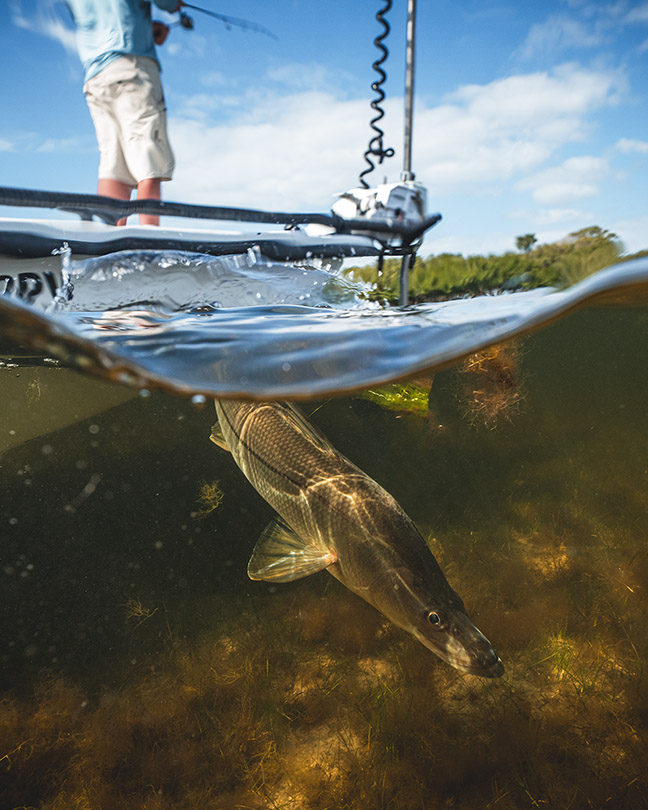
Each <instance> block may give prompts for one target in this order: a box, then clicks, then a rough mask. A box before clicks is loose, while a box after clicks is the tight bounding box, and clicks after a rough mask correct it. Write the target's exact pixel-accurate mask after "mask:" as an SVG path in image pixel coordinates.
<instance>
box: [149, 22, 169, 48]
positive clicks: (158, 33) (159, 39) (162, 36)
mask: <svg viewBox="0 0 648 810" xmlns="http://www.w3.org/2000/svg"><path fill="white" fill-rule="evenodd" d="M168 36H169V26H168V25H165V24H164V23H162V22H159V21H158V20H153V42H155V44H156V45H164V43H165V41H166V38H167V37H168Z"/></svg>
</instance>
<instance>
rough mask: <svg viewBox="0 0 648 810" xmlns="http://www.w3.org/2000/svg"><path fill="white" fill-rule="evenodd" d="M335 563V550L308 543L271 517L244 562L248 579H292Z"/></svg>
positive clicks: (274, 580) (277, 580) (281, 522)
mask: <svg viewBox="0 0 648 810" xmlns="http://www.w3.org/2000/svg"><path fill="white" fill-rule="evenodd" d="M334 562H337V555H336V554H335V552H332V551H329V550H327V549H321V548H314V547H313V546H309V545H308V544H307V543H306V542H304V540H302V538H301V537H299V535H298V534H296V533H295V532H294V531H293V530H292V529H291V528H290V526H288V525H287V524H286V523H284V522H283V520H279V519H277V520H273V521H272V523H270V524H269V525H268V526H267V528H266V529H265V530H264V532H263V534H262V535H261V537H260V538H259V540H258V541H257V544H256V546H255V547H254V551H253V552H252V556H251V557H250V561H249V563H248V568H247V571H248V576H249V577H250V579H262V580H265V581H266V582H292V581H293V580H296V579H302V578H303V577H308V576H310V575H311V574H316V573H317V572H318V571H323V570H324V569H325V568H328V566H329V565H332V564H333V563H334Z"/></svg>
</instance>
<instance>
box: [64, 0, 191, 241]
mask: <svg viewBox="0 0 648 810" xmlns="http://www.w3.org/2000/svg"><path fill="white" fill-rule="evenodd" d="M65 2H66V4H67V6H68V8H69V9H70V11H71V12H72V16H73V18H74V23H75V25H76V28H77V47H78V50H79V56H80V58H81V61H82V62H83V67H84V70H85V79H84V85H83V92H84V94H85V97H86V100H87V102H88V107H89V108H90V114H91V115H92V121H93V123H94V126H95V131H96V133H97V142H98V144H99V151H100V155H101V157H100V161H99V181H98V184H97V193H98V194H102V195H104V196H106V197H114V198H116V199H118V200H129V199H130V196H131V191H132V190H133V189H134V188H136V189H137V198H138V199H153V200H159V199H161V183H162V181H164V180H170V179H171V177H172V175H173V170H174V168H175V161H174V157H173V152H172V150H171V146H170V144H169V138H168V135H167V123H166V105H165V101H164V93H163V91H162V83H161V81H160V63H159V62H158V60H157V56H156V52H155V46H156V45H162V44H163V43H164V41H165V40H166V38H167V35H168V33H169V28H168V27H167V26H166V25H164V23H161V22H157V21H156V22H154V21H153V20H152V18H151V4H150V2H144V0H65ZM155 5H156V6H158V7H159V8H161V9H164V10H165V11H168V12H174V11H178V10H179V9H180V8H181V6H183V5H184V3H183V2H182V1H181V0H155ZM140 223H141V224H143V225H158V224H159V217H157V216H152V215H150V214H141V215H140ZM119 224H120V225H125V224H126V220H125V219H122V220H120V222H119Z"/></svg>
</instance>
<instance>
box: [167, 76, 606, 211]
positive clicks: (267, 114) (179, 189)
mask: <svg viewBox="0 0 648 810" xmlns="http://www.w3.org/2000/svg"><path fill="white" fill-rule="evenodd" d="M620 84H621V82H620V79H619V76H618V75H616V74H614V73H611V72H606V71H594V70H585V69H581V68H578V67H575V66H573V65H566V66H562V67H559V68H557V69H556V70H554V71H552V72H542V73H531V74H527V75H520V76H512V77H509V78H506V79H501V80H498V81H494V82H491V83H490V84H486V85H468V86H465V87H462V88H460V89H459V90H458V91H457V92H455V93H453V94H451V95H449V96H448V97H447V98H446V99H445V102H444V103H443V104H442V105H440V106H438V107H425V106H424V105H422V104H420V103H419V102H417V107H416V116H415V132H414V146H413V149H414V155H413V167H414V170H415V172H416V174H417V177H418V179H420V180H421V181H422V182H423V183H425V184H426V185H428V186H429V187H430V189H431V191H432V192H433V193H434V194H435V195H439V194H442V193H445V192H453V191H459V190H462V191H465V190H466V189H470V191H471V192H475V193H479V192H482V193H484V192H486V191H487V192H488V193H490V194H498V193H502V192H503V191H504V190H505V189H507V188H508V182H510V181H511V180H513V181H515V180H517V179H519V178H520V177H522V176H524V175H525V174H528V173H530V172H533V171H534V170H537V169H539V168H540V167H542V166H543V165H544V164H546V163H547V161H549V160H550V159H551V158H552V157H554V156H555V155H556V154H557V153H558V152H559V151H560V149H561V148H562V146H563V145H564V144H567V143H573V142H576V141H579V140H582V139H583V138H584V137H585V135H586V133H587V131H588V121H589V117H590V116H591V115H592V114H593V113H594V112H596V111H597V110H599V109H600V108H602V107H605V106H607V105H610V104H613V103H614V101H615V98H616V96H617V93H618V88H619V86H620ZM215 105H217V106H215ZM384 106H385V111H386V118H385V119H384V123H385V131H386V136H385V145H387V146H393V147H396V148H397V149H398V155H397V157H396V158H395V159H394V160H391V161H386V162H385V163H384V164H383V165H382V166H378V167H377V169H376V171H375V172H374V173H373V174H372V175H371V176H370V178H369V179H370V181H371V182H372V183H376V182H380V181H381V180H382V179H383V176H385V175H389V176H390V178H391V179H395V178H396V177H397V176H398V175H399V174H400V169H401V156H402V152H401V151H400V147H401V138H402V134H401V133H402V99H398V98H392V99H389V100H388V101H386V102H385V105H384ZM214 117H215V118H216V120H215V121H214V120H213V119H214ZM369 117H370V108H369V104H368V102H367V101H366V100H350V99H345V98H340V97H339V96H336V95H335V94H334V93H332V92H323V91H322V92H313V91H310V92H296V91H290V92H287V93H284V94H279V93H278V92H277V90H276V88H275V89H274V91H268V85H267V83H266V82H265V81H260V82H259V85H258V86H257V87H256V88H255V89H254V91H251V92H249V93H247V94H237V95H232V96H231V97H228V96H226V95H224V94H216V95H212V96H207V95H205V94H198V95H196V96H193V97H189V98H187V99H186V100H185V103H184V105H183V107H182V109H181V110H180V111H179V113H176V114H174V115H173V116H172V118H171V120H170V132H171V138H172V142H173V145H174V149H175V152H176V156H177V159H178V170H177V174H176V180H175V181H174V192H173V194H174V197H175V198H176V199H186V200H187V201H193V202H203V203H207V202H215V201H217V200H218V201H221V202H222V201H227V202H229V203H230V204H232V205H244V206H254V207H263V206H266V207H267V206H271V207H274V208H277V207H280V206H281V207H289V208H291V209H293V210H299V209H301V210H304V209H308V208H315V209H316V210H318V209H319V210H321V209H322V207H328V206H329V204H330V202H331V196H330V195H332V193H333V192H335V191H343V190H345V189H347V188H349V187H350V186H353V185H355V184H356V182H357V176H358V173H359V171H360V170H361V169H363V168H364V166H365V163H364V161H363V158H362V155H363V152H364V150H365V149H366V148H367V143H368V141H369V138H370V137H371V135H372V132H371V130H370V129H369V124H368V122H369ZM546 204H548V205H552V206H553V205H554V203H551V202H548V203H546Z"/></svg>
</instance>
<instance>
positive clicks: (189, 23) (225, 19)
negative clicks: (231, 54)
mask: <svg viewBox="0 0 648 810" xmlns="http://www.w3.org/2000/svg"><path fill="white" fill-rule="evenodd" d="M182 8H190V9H192V10H193V11H199V12H200V13H201V14H206V15H207V16H208V17H213V18H214V19H215V20H219V21H220V22H222V23H224V25H225V27H226V28H230V26H232V25H234V26H236V27H237V28H242V29H243V30H244V31H256V33H257V34H265V35H266V36H267V37H270V38H271V39H277V37H276V36H275V34H273V33H272V31H270V29H268V28H265V27H264V26H263V25H259V24H258V23H255V22H252V21H251V20H244V19H242V18H241V17H229V16H228V15H227V14H217V13H216V12H215V11H210V10H209V9H206V8H201V7H200V6H194V5H192V4H191V3H183V4H182ZM180 25H181V26H182V27H183V28H186V29H188V30H189V31H191V30H193V27H194V21H193V19H192V18H191V17H190V16H189V15H188V14H185V13H184V11H180Z"/></svg>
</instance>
